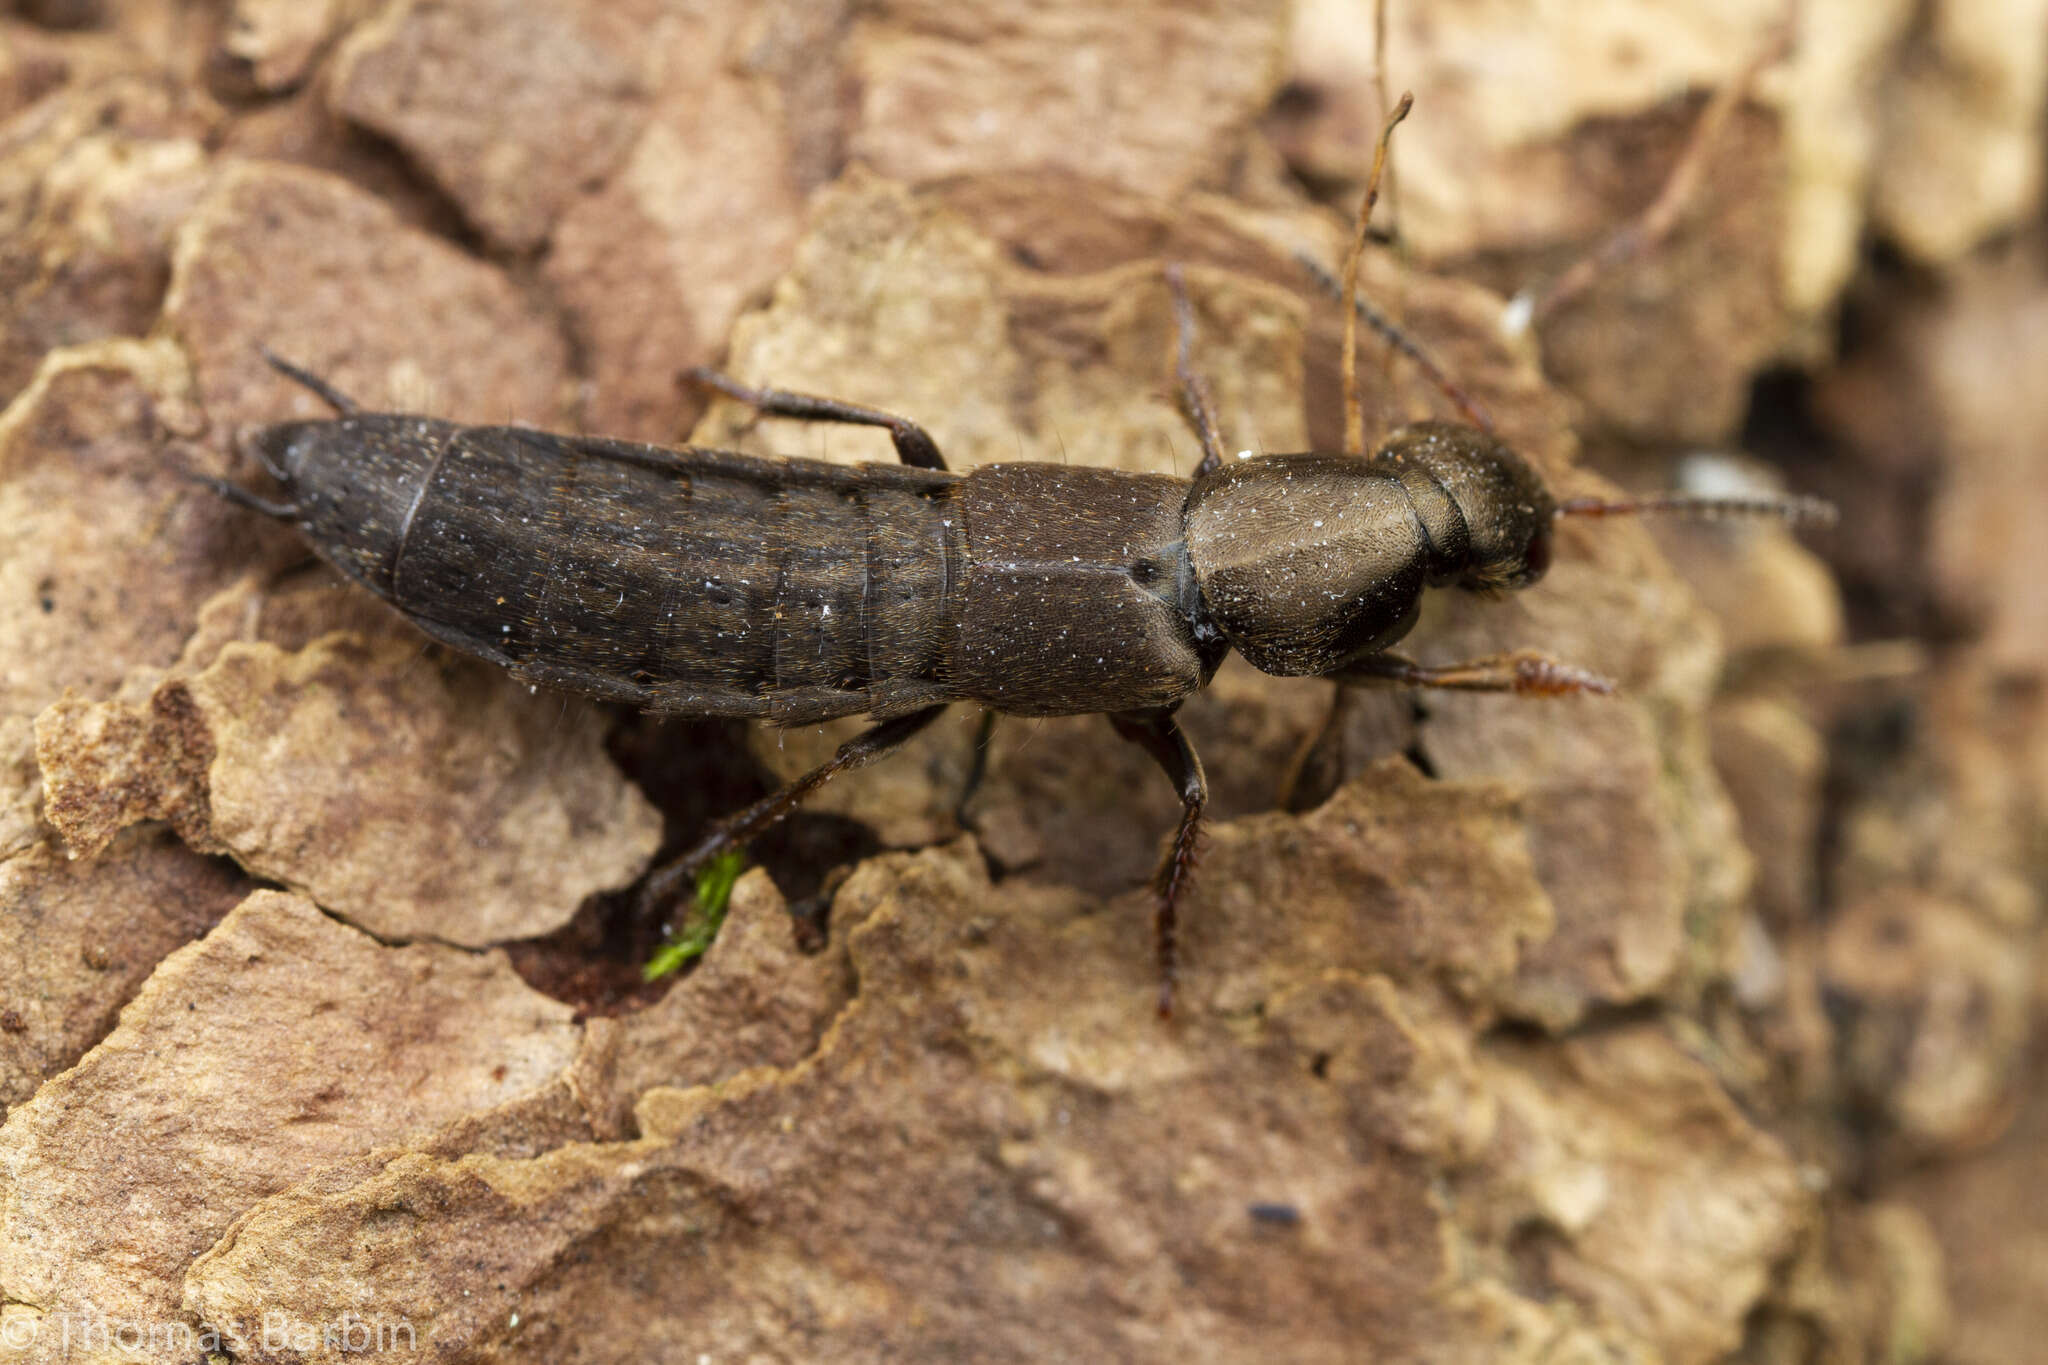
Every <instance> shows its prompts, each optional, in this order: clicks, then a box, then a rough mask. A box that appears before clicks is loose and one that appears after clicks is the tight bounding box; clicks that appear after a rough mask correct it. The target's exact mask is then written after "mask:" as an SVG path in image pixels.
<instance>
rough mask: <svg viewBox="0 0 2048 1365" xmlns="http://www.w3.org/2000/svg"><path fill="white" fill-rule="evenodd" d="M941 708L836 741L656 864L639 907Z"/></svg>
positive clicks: (670, 894)
mask: <svg viewBox="0 0 2048 1365" xmlns="http://www.w3.org/2000/svg"><path fill="white" fill-rule="evenodd" d="M945 709H946V708H945V707H944V706H927V707H926V708H925V709H924V710H922V711H912V712H911V713H910V714H909V715H907V716H898V717H896V718H895V719H894V720H885V721H883V722H881V723H880V724H879V725H876V726H873V727H872V728H870V729H867V730H863V731H862V732H861V733H859V734H857V735H855V736H854V737H853V738H852V739H849V740H847V741H846V743H844V744H842V745H840V746H839V749H838V751H837V752H835V753H834V754H833V755H832V757H830V758H828V759H826V760H825V761H824V762H823V763H820V764H819V765H818V766H817V767H815V768H813V769H811V770H810V771H809V772H807V773H805V774H804V775H803V776H802V777H799V778H798V779H796V781H794V782H790V783H786V784H785V785H784V786H782V787H781V788H780V789H779V790H777V791H773V792H770V793H769V794H768V795H766V796H764V797H762V798H761V799H760V800H759V801H756V802H755V803H754V804H753V805H751V806H748V807H747V808H746V809H745V810H742V811H739V812H737V813H736V814H733V815H730V816H727V817H726V818H725V819H723V820H721V821H719V822H718V823H717V824H715V825H713V826H712V827H711V829H710V830H709V832H707V833H706V834H705V836H704V837H703V838H702V839H700V840H699V841H698V842H697V846H696V847H695V848H693V849H691V850H690V851H689V852H687V853H685V854H683V855H682V856H681V857H679V858H676V859H674V860H673V861H671V862H669V863H667V864H665V865H663V866H662V867H660V868H657V869H656V870H655V872H654V874H653V875H652V876H650V877H649V878H648V879H647V885H646V887H645V888H643V889H642V890H641V892H640V909H641V911H642V912H643V913H652V912H653V911H654V910H655V909H656V908H658V907H660V906H663V905H666V904H667V903H668V902H669V901H671V900H673V899H674V898H675V896H676V893H677V891H678V890H679V889H680V888H681V887H683V886H685V885H687V884H688V883H689V881H690V879H691V878H693V877H695V876H696V874H697V869H698V868H699V867H701V866H703V865H704V864H705V863H707V862H709V861H710V860H711V859H712V858H713V857H714V856H716V855H717V854H718V853H720V852H722V851H723V850H725V849H726V848H729V847H731V846H732V845H734V844H744V843H746V842H747V841H749V840H751V839H753V838H756V837H757V836H759V835H760V834H761V833H762V831H764V830H766V829H767V828H768V827H769V826H770V825H773V824H775V823H776V822H777V821H778V820H780V819H782V817H784V816H785V815H788V814H789V813H790V812H791V811H793V810H795V809H796V808H797V807H798V806H800V805H802V804H803V803H804V801H805V799H806V798H808V797H809V796H810V795H811V793H812V792H815V791H816V790H817V789H818V788H820V787H822V786H824V785H825V784H826V783H827V782H829V781H830V780H831V779H832V778H833V777H834V776H836V775H837V774H839V773H842V772H844V771H846V769H848V768H858V767H859V766H860V765H861V764H863V763H866V762H868V761H870V760H871V759H876V758H880V757H881V756H882V755H883V754H886V753H888V752H889V751H890V750H891V749H894V748H896V747H897V746H898V745H900V744H902V743H903V742H904V741H905V740H907V739H909V738H910V737H911V736H912V735H914V734H916V733H917V732H918V731H919V730H922V729H924V727H925V726H927V725H929V724H931V723H932V722H933V721H935V720H937V719H938V718H939V713H940V712H942V711H944V710H945Z"/></svg>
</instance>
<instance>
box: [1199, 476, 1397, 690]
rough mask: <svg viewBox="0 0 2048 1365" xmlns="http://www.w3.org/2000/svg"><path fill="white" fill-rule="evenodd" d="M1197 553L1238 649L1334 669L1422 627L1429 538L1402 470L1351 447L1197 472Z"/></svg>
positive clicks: (1262, 661) (1272, 664)
mask: <svg viewBox="0 0 2048 1365" xmlns="http://www.w3.org/2000/svg"><path fill="white" fill-rule="evenodd" d="M1187 545H1188V557H1189V559H1190V561H1191V562H1192V563H1193V565H1194V568H1195V575H1196V578H1197V580H1198V581H1199V582H1200V584H1201V588H1202V597H1203V600H1204V602H1205V604H1206V606H1207V608H1208V611H1209V614H1210V616H1211V617H1212V618H1213V619H1214V620H1215V621H1216V623H1217V625H1218V626H1220V627H1221V628H1222V630H1223V633H1224V635H1225V636H1226V637H1228V639H1229V641H1230V644H1231V646H1232V648H1234V649H1236V650H1237V651H1238V652H1239V653H1241V654H1243V655H1244V656H1245V658H1246V659H1248V660H1249V661H1250V662H1251V663H1252V664H1253V665H1254V666H1255V667H1257V668H1260V669H1263V670H1264V671H1265V672H1268V673H1281V674H1313V673H1327V672H1329V671H1330V670H1331V669H1333V668H1335V667H1337V666H1338V665H1340V664H1341V663H1343V662H1344V660H1346V659H1348V658H1350V657H1352V656H1353V655H1356V654H1360V653H1363V652H1367V651H1370V650H1372V649H1377V648H1384V647H1386V646H1387V645H1388V644H1391V643H1392V642H1393V641H1394V640H1397V639H1399V638H1400V637H1401V636H1402V635H1403V634H1405V633H1406V632H1407V630H1408V627H1409V626H1410V625H1411V624H1413V622H1414V619H1415V610H1416V606H1417V603H1418V601H1419V599H1420V596H1421V592H1422V587H1423V583H1424V581H1425V570H1426V563H1425V559H1426V541H1425V539H1424V534H1423V529H1422V526H1421V524H1420V523H1419V522H1418V521H1417V520H1416V516H1415V511H1414V507H1413V505H1412V503H1411V502H1410V500H1409V497H1408V493H1407V490H1406V489H1405V488H1404V487H1403V486H1402V484H1401V481H1400V479H1399V478H1398V477H1395V476H1393V475H1391V474H1389V473H1387V472H1385V471H1381V470H1376V469H1374V468H1373V467H1372V465H1371V464H1370V463H1368V462H1366V461H1363V460H1358V459H1353V458H1350V457H1347V456H1342V455H1272V456H1268V457H1266V458H1264V459H1258V460H1246V461H1243V462H1241V463H1238V464H1235V465H1231V466H1228V467H1226V468H1224V469H1221V470H1218V471H1217V472H1216V473H1214V474H1211V475H1209V476H1207V477H1206V478H1203V479H1201V480H1198V481H1197V482H1196V484H1195V488H1194V491H1193V493H1192V494H1190V496H1189V498H1188V510H1187Z"/></svg>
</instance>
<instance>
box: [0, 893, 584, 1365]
mask: <svg viewBox="0 0 2048 1365" xmlns="http://www.w3.org/2000/svg"><path fill="white" fill-rule="evenodd" d="M576 1040H577V1030H576V1027H575V1025H574V1023H573V1022H572V1020H571V1018H570V1011H569V1008H568V1007H567V1006H566V1005H561V1004H558V1003H556V1002H554V1001H550V1000H548V999H547V998H545V997H544V996H541V995H539V994H537V993H536V992H534V991H533V990H531V989H530V988H528V987H527V986H526V985H525V984H524V983H522V982H521V981H520V980H519V979H518V977H517V976H516V975H515V974H514V973H513V972H512V970H511V968H510V967H509V966H508V965H507V964H506V962H505V961H504V959H503V957H502V956H498V955H486V956H477V955H471V954H466V953H461V952H457V951H455V950H453V949H448V948H441V947H429V946H415V947H408V948H386V947H383V946H380V945H379V944H377V943H376V942H374V941H373V940H371V939H370V938H369V937H368V936H366V935H364V934H361V933H359V932H357V931H355V930H352V929H348V928H346V927H344V926H342V925H339V924H336V923H335V922H333V921H332V920H330V919H327V918H326V917H325V916H323V915H321V914H320V913H319V911H318V910H316V909H315V908H314V907H313V906H312V905H310V904H309V903H307V902H306V901H304V900H302V899H300V898H298V897H294V896H288V895H284V894H280V893H277V892H259V893H258V894H256V895H254V896H251V897H249V898H248V899H247V900H246V901H244V902H243V903H242V904H241V905H240V906H238V907H237V908H236V909H235V910H234V911H233V912H232V913H230V914H229V915H228V917H227V918H226V919H225V920H223V921H222V922H221V923H220V925H219V926H218V927H217V928H215V930H214V931H213V932H212V933H211V934H209V935H207V937H206V938H204V939H202V940H201V941H199V942H198V943H195V944H192V945H190V946H188V947H186V948H183V949H181V950H179V951H178V952H177V953H174V954H173V955H172V956H171V957H169V958H167V959H166V960H165V961H164V963H163V965H162V966H161V967H160V968H159V969H158V970H157V972H156V973H155V974H154V975H153V976H152V977H151V978H150V979H149V981H148V982H147V983H145V984H144V986H143V988H142V990H141V992H140V994H138V995H137V996H136V998H135V1000H134V1002H133V1003H132V1004H130V1005H129V1006H128V1008H127V1009H126V1010H125V1011H124V1012H123V1014H122V1018H121V1023H120V1025H119V1027H117V1028H116V1029H115V1030H114V1032H113V1033H112V1034H111V1035H109V1036H108V1038H107V1039H106V1040H105V1041H104V1042H102V1043H101V1044H100V1045H99V1046H98V1047H96V1048H95V1049H93V1051H92V1052H91V1053H89V1054H88V1055H87V1056H86V1057H85V1059H84V1060H83V1061H82V1062H81V1063H80V1064H79V1065H78V1066H77V1067H76V1068H75V1069H73V1070H72V1071H70V1072H68V1073H66V1074H65V1075H63V1076H61V1077H59V1078H57V1079H55V1080H53V1081H50V1082H48V1083H47V1084H45V1085H44V1087H43V1088H42V1089H41V1090H40V1091H39V1092H38V1093H37V1094H36V1096H35V1097H34V1098H33V1099H32V1100H30V1101H29V1102H28V1103H26V1104H23V1105H21V1106H20V1107H19V1108H17V1109H15V1110H14V1111H13V1112H12V1113H10V1114H9V1116H8V1119H7V1122H6V1124H5V1125H4V1126H0V1174H4V1176H5V1180H4V1182H0V1288H4V1293H5V1297H6V1298H7V1299H9V1300H11V1301H20V1302H26V1303H29V1304H32V1305H35V1306H37V1307H39V1308H41V1309H43V1310H45V1311H46V1312H49V1313H53V1314H55V1313H70V1314H75V1315H80V1316H81V1317H93V1316H98V1317H102V1318H105V1319H113V1320H119V1319H122V1318H127V1319H130V1320H133V1321H137V1322H165V1321H170V1320H173V1319H174V1318H175V1313H176V1308H177V1298H178V1285H179V1282H180V1279H181V1278H182V1276H183V1275H184V1273H185V1268H186V1266H187V1265H189V1264H190V1263H191V1261H192V1259H193V1258H194V1257H195V1256H197V1255H199V1254H200V1253H202V1252H204V1251H205V1250H206V1249H207V1248H208V1247H209V1246H211V1245H212V1244H213V1243H214V1241H215V1239H217V1238H218V1237H219V1236H220V1235H221V1233H222V1232H223V1231H224V1230H225V1229H226V1228H227V1226H228V1225H229V1223H230V1222H231V1221H232V1220H233V1219H234V1218H235V1216H236V1215H237V1214H239V1213H240V1212H242V1210H244V1209H245V1208H247V1207H249V1206H250V1205H251V1204H253V1203H255V1202H256V1201H258V1200H260V1199H262V1198H264V1197H265V1196H267V1195H269V1194H271V1193H273V1192H275V1191H277V1190H279V1189H282V1188H284V1187H286V1186H288V1185H290V1184H291V1183H292V1182H293V1181H296V1180H299V1179H301V1178H303V1177H304V1176H306V1175H308V1174H309V1173H311V1172H313V1171H315V1170H317V1169H318V1168H320V1167H322V1166H324V1165H327V1164H329V1163H332V1162H336V1161H339V1160H342V1159H344V1158H347V1157H350V1156H352V1155H354V1154H356V1153H357V1152H359V1151H362V1150H364V1149H366V1148H368V1147H371V1146H376V1145H380V1144H386V1143H393V1142H398V1141H400V1140H402V1139H404V1138H407V1137H409V1136H416V1135H424V1134H427V1133H431V1132H432V1131H434V1130H435V1129H438V1128H440V1127H442V1126H444V1125H446V1124H449V1123H451V1122H453V1121H454V1120H456V1119H458V1118H460V1117H462V1116H464V1115H466V1114H470V1113H473V1112H476V1111H481V1110H486V1109H489V1108H490V1107H492V1106H494V1105H497V1104H501V1103H503V1102H504V1101H506V1100H509V1099H511V1098H513V1097H515V1096H518V1095H520V1094H522V1093H524V1092H527V1091H529V1090H532V1089H534V1088H536V1087H538V1086H540V1085H542V1084H543V1083H545V1082H546V1081H547V1080H548V1079H549V1078H551V1077H552V1076H554V1075H556V1074H557V1073H558V1072H560V1071H561V1070H562V1069H563V1068H564V1067H565V1066H567V1065H568V1063H569V1060H570V1058H571V1057H572V1056H573V1055H574V1050H575V1046H576ZM183 1358H189V1357H183Z"/></svg>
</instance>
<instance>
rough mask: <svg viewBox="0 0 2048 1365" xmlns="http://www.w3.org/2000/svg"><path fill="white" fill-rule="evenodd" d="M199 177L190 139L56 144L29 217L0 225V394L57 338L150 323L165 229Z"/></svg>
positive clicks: (31, 370) (133, 330) (165, 255)
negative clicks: (8, 227) (14, 225)
mask: <svg viewBox="0 0 2048 1365" xmlns="http://www.w3.org/2000/svg"><path fill="white" fill-rule="evenodd" d="M209 178H210V168H209V166H208V164H207V159H206V154H205V152H204V151H203V149H202V148H201V146H200V143H199V142H198V141H197V140H196V139H191V138H141V137H133V136H127V135H124V134H122V133H119V132H113V131H100V132H96V133H92V134H89V135H87V136H84V137H81V138H80V139H79V140H78V141H76V142H74V143H72V144H70V145H68V146H66V147H64V148H63V149H62V153H61V155H60V156H58V158H57V159H56V160H55V161H54V162H53V163H52V164H51V165H50V166H48V167H47V168H46V169H45V171H44V176H43V179H42V180H41V182H40V183H39V184H38V185H37V187H36V188H37V193H35V194H34V195H33V196H32V198H33V200H34V212H33V214H32V215H31V216H29V218H28V220H27V221H26V222H24V223H22V224H21V225H20V227H19V228H18V229H16V230H14V231H0V402H4V401H6V400H9V399H12V398H13V397H14V396H15V395H16V394H17V393H19V392H20V391H21V390H22V389H23V388H24V387H25V386H26V385H27V384H28V382H29V379H30V378H31V377H32V376H33V375H34V374H35V371H36V368H37V367H38V366H39V365H40V364H41V363H42V359H43V356H44V355H45V354H46V353H47V352H49V351H51V350H54V349H56V348H57V347H59V346H63V345H75V344H78V343H82V342H87V341H93V340H98V339H101V338H105V337H113V336H141V335H142V334H144V333H145V332H147V331H148V330H149V328H150V326H151V324H152V323H154V322H155V321H156V316H157V310H158V309H159V308H160V307H161V306H162V303H163V295H164V288H165V286H166V285H167V284H168V283H169V281H170V273H171V260H170V257H171V237H172V234H173V231H174V230H175V228H176V227H177V224H178V222H179V221H180V220H181V219H182V218H183V217H184V215H185V214H186V213H187V212H188V211H190V209H191V207H192V204H193V203H194V202H195V201H196V200H197V199H198V198H199V196H200V194H201V193H202V192H203V190H204V189H205V186H206V184H207V181H208V179H209Z"/></svg>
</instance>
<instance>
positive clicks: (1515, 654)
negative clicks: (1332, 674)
mask: <svg viewBox="0 0 2048 1365" xmlns="http://www.w3.org/2000/svg"><path fill="white" fill-rule="evenodd" d="M1336 677H1337V681H1339V682H1341V683H1353V684H1356V683H1386V684H1391V685H1393V686H1395V687H1440V688H1444V689H1446V690H1448V691H1457V692H1512V693H1514V694H1515V695H1516V696H1518V697H1564V696H1570V695H1572V694H1574V693H1580V692H1585V693H1591V694H1593V695H1595V696H1601V697H1611V696H1613V695H1614V691H1615V687H1614V680H1613V679H1611V678H1607V677H1604V676H1602V675H1601V674H1598V673H1595V672H1593V671H1592V670H1590V669H1585V668H1580V667H1579V666H1578V665H1576V664H1568V663H1565V662H1564V661H1562V660H1560V659H1553V658H1552V657H1550V655H1548V654H1545V653H1543V652H1541V651H1540V650H1534V649H1517V650H1510V651H1509V652H1507V653H1505V654H1489V655H1487V656H1486V657H1485V658H1483V659H1470V660H1467V661H1466V662H1464V663H1457V664H1442V665H1437V666H1434V667H1432V666H1428V665H1424V664H1419V663H1416V662H1415V661H1414V660H1413V659H1410V658H1408V657H1407V656H1405V655H1401V654H1392V653H1382V654H1374V655H1370V656H1368V657H1366V658H1363V659H1359V660H1357V661H1356V662H1354V663H1352V664H1350V665H1348V666H1347V667H1346V668H1345V669H1344V671H1343V672H1342V673H1340V674H1337V675H1336Z"/></svg>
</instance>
